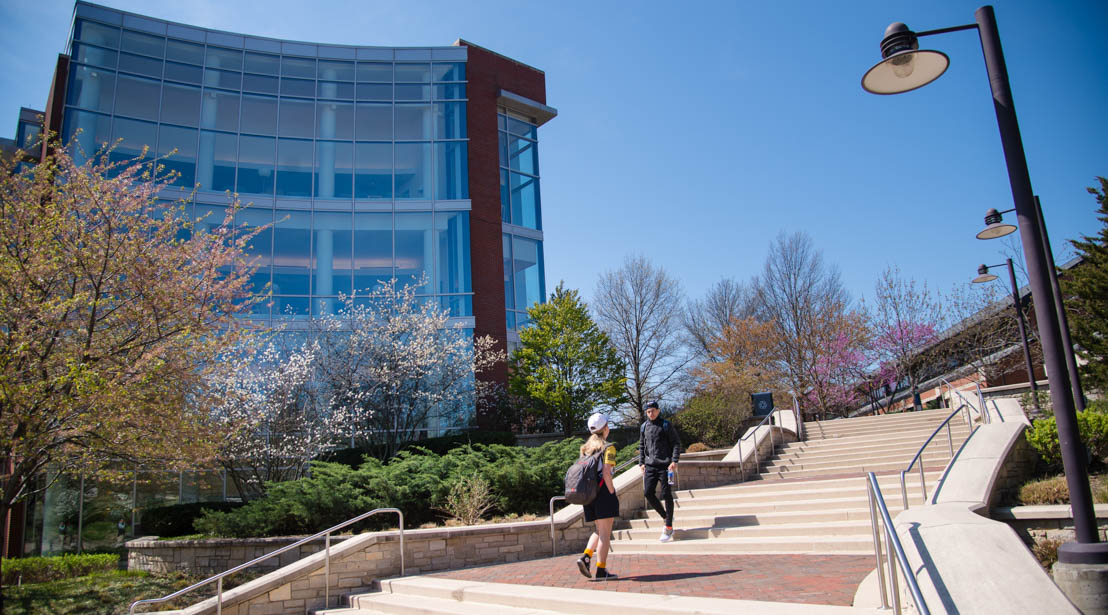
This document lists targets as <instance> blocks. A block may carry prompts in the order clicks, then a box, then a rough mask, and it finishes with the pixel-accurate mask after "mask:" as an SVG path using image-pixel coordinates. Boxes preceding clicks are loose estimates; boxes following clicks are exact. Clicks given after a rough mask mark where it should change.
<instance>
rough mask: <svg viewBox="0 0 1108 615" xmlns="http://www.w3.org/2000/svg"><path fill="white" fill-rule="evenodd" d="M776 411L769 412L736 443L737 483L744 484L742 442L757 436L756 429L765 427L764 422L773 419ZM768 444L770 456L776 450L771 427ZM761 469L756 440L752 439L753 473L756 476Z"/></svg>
mask: <svg viewBox="0 0 1108 615" xmlns="http://www.w3.org/2000/svg"><path fill="white" fill-rule="evenodd" d="M776 411H777V410H776V409H774V410H771V411H770V413H769V414H767V415H766V417H765V418H764V419H762V420H761V421H760V422H759V423H758V424H757V425H755V426H754V427H753V428H751V429H748V430H747V434H746V435H745V436H741V437H740V438H739V442H738V447H739V465H740V467H739V482H746V471H745V470H744V469H743V468H742V467H741V466H742V463H743V440H745V439H747V438H749V437H751V436H755V435H757V433H758V428H759V427H761V426H762V425H765V423H766V421H768V420H770V419H772V418H773V413H774V412H776ZM783 437H784V436H782V438H783ZM782 442H784V440H782ZM769 443H770V449H769V450H770V454H772V453H773V451H774V450H776V449H777V443H776V442H775V441H774V439H773V428H772V427H771V428H770V430H769ZM761 469H762V462H761V461H760V460H759V459H758V439H757V438H755V439H754V473H755V474H757V473H758V472H759V470H761Z"/></svg>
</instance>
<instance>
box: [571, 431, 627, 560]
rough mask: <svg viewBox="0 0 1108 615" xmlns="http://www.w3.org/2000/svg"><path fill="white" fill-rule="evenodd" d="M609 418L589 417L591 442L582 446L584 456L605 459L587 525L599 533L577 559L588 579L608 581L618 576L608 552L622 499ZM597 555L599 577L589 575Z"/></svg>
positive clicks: (586, 505)
mask: <svg viewBox="0 0 1108 615" xmlns="http://www.w3.org/2000/svg"><path fill="white" fill-rule="evenodd" d="M609 431H610V430H609V428H608V417H607V415H604V414H601V413H599V412H598V413H596V414H593V415H592V416H590V417H589V433H590V434H591V435H590V436H589V439H588V440H586V441H585V443H584V444H583V445H581V456H582V457H587V456H589V455H594V454H596V453H601V454H603V456H604V459H603V463H601V465H600V476H599V477H598V481H599V482H600V484H599V489H598V492H597V494H596V498H595V499H594V500H593V501H592V502H589V503H588V504H585V506H584V508H585V521H586V522H588V521H591V522H593V523H594V524H595V525H596V531H594V532H593V533H592V535H591V536H589V542H588V544H587V545H586V546H585V554H584V555H582V556H581V557H579V558H578V559H577V568H578V570H580V571H581V574H583V575H585V577H586V578H596V579H607V578H611V577H614V576H616V575H614V574H612V573H611V572H609V571H608V566H607V562H608V550H609V549H611V546H612V526H613V525H614V524H615V522H616V517H618V516H619V498H618V497H617V496H616V485H615V482H613V479H612V470H613V468H615V465H616V447H615V446H614V445H612V444H608V432H609ZM593 555H596V576H595V577H593V575H591V574H589V565H590V563H591V562H592V558H593Z"/></svg>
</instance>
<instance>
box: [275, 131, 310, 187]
mask: <svg viewBox="0 0 1108 615" xmlns="http://www.w3.org/2000/svg"><path fill="white" fill-rule="evenodd" d="M313 150H314V148H313V147H312V142H311V141H301V140H299V139H280V140H279V141H278V143H277V194H278V195H280V196H312V158H313V153H314V152H313Z"/></svg>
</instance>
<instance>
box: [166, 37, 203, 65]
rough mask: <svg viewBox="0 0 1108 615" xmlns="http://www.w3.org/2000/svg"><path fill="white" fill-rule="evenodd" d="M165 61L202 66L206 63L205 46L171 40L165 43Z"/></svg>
mask: <svg viewBox="0 0 1108 615" xmlns="http://www.w3.org/2000/svg"><path fill="white" fill-rule="evenodd" d="M165 59H167V60H176V61H178V62H187V63H189V64H196V65H201V64H203V63H204V46H203V45H194V44H193V43H186V42H184V41H175V40H172V39H170V40H168V41H166V43H165Z"/></svg>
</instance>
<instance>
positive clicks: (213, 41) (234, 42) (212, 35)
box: [207, 30, 243, 50]
mask: <svg viewBox="0 0 1108 615" xmlns="http://www.w3.org/2000/svg"><path fill="white" fill-rule="evenodd" d="M207 36H208V44H209V45H223V46H225V47H231V48H232V49H235V50H238V49H242V43H243V40H242V37H241V36H239V35H237V34H227V33H225V32H212V31H210V30H209V31H208V34H207Z"/></svg>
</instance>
